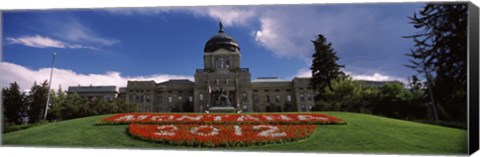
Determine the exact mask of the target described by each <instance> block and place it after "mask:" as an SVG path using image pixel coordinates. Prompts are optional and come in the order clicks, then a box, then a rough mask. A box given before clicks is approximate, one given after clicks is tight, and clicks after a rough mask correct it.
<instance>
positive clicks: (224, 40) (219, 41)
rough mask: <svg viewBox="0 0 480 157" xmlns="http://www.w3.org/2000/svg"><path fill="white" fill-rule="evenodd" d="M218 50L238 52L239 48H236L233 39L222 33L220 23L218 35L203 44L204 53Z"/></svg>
mask: <svg viewBox="0 0 480 157" xmlns="http://www.w3.org/2000/svg"><path fill="white" fill-rule="evenodd" d="M220 48H223V49H225V50H228V51H231V52H239V51H240V47H239V46H238V43H237V41H235V39H233V37H231V36H229V35H228V34H226V33H225V32H224V31H223V25H222V22H220V30H218V33H217V34H215V35H214V36H212V37H211V38H210V39H209V40H208V41H207V43H205V48H204V49H203V51H204V52H213V51H216V50H218V49H220Z"/></svg>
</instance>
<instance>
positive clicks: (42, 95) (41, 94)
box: [27, 80, 48, 123]
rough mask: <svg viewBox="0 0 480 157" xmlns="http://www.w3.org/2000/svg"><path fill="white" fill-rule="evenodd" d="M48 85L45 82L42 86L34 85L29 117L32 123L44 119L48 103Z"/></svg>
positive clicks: (28, 97) (31, 93)
mask: <svg viewBox="0 0 480 157" xmlns="http://www.w3.org/2000/svg"><path fill="white" fill-rule="evenodd" d="M47 94H48V83H47V80H45V81H44V82H43V83H42V84H41V85H37V83H36V82H35V83H33V86H32V88H31V89H30V94H29V95H28V96H27V99H28V103H27V105H28V117H29V122H30V123H37V122H39V121H40V120H41V119H42V118H43V114H44V111H45V105H46V103H47Z"/></svg>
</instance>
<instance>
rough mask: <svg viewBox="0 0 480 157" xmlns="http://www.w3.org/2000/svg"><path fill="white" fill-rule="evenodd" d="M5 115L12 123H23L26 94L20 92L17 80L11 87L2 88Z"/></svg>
mask: <svg viewBox="0 0 480 157" xmlns="http://www.w3.org/2000/svg"><path fill="white" fill-rule="evenodd" d="M2 95H3V115H4V116H5V118H7V119H8V120H9V122H11V123H15V124H21V123H22V122H23V121H22V115H23V113H25V109H26V108H25V107H26V106H25V100H24V98H25V95H24V94H23V93H20V87H19V86H18V84H17V82H14V83H11V84H10V87H8V88H4V89H2Z"/></svg>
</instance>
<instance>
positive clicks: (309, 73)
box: [292, 68, 312, 78]
mask: <svg viewBox="0 0 480 157" xmlns="http://www.w3.org/2000/svg"><path fill="white" fill-rule="evenodd" d="M294 77H312V71H311V70H310V69H307V68H302V69H299V70H298V72H297V74H295V76H293V77H292V78H294Z"/></svg>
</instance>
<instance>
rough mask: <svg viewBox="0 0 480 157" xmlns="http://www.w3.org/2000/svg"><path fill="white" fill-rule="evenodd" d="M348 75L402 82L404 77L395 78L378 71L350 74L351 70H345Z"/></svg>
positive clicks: (359, 78)
mask: <svg viewBox="0 0 480 157" xmlns="http://www.w3.org/2000/svg"><path fill="white" fill-rule="evenodd" d="M346 73H347V74H348V75H350V76H351V77H352V79H354V80H368V81H402V82H404V81H405V79H402V78H397V77H393V76H388V75H384V74H380V73H378V72H375V73H373V74H363V75H357V74H352V73H351V72H346Z"/></svg>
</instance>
